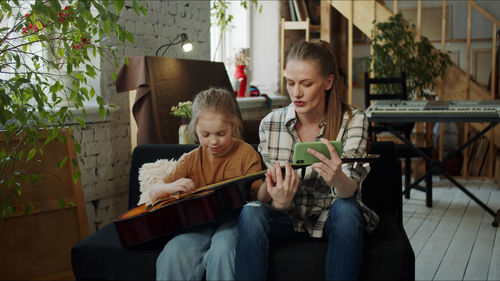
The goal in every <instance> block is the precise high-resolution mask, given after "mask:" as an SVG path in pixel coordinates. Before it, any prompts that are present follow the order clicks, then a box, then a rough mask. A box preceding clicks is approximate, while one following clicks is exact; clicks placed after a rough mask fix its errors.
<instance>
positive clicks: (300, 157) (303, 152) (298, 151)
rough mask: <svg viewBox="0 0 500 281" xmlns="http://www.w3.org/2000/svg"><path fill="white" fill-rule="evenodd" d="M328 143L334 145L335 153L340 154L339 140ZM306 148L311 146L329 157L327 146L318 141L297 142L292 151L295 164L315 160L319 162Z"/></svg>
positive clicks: (313, 161)
mask: <svg viewBox="0 0 500 281" xmlns="http://www.w3.org/2000/svg"><path fill="white" fill-rule="evenodd" d="M330 143H331V144H332V145H333V147H335V150H336V151H337V154H338V155H339V157H340V155H341V153H342V142H340V141H330ZM308 148H312V149H314V150H316V151H317V152H319V153H321V154H323V155H325V156H326V157H328V158H330V151H329V150H328V147H326V145H325V144H324V143H322V142H320V141H312V142H298V143H296V144H295V148H294V151H293V164H295V165H311V164H312V163H315V162H320V160H319V159H318V158H316V157H315V156H313V155H312V154H310V153H309V152H307V149H308Z"/></svg>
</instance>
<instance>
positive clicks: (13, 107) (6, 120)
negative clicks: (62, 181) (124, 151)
mask: <svg viewBox="0 0 500 281" xmlns="http://www.w3.org/2000/svg"><path fill="white" fill-rule="evenodd" d="M110 5H111V6H110ZM123 7H124V0H115V1H89V0H77V1H64V0H51V1H47V0H36V1H29V2H28V1H16V0H14V1H1V2H0V17H1V19H2V21H4V22H6V23H7V26H3V27H2V28H1V29H0V38H1V39H0V47H1V48H0V75H1V77H2V78H1V82H0V83H1V87H0V100H1V101H2V102H1V106H0V130H1V134H2V141H3V142H4V143H5V144H6V145H4V146H2V147H1V148H0V189H1V190H6V191H3V192H1V193H0V194H2V198H1V202H2V203H1V205H2V209H1V212H0V218H4V217H6V216H9V215H10V214H12V213H13V212H14V211H15V208H14V205H13V203H14V202H15V201H16V200H17V198H18V197H19V196H20V195H21V194H22V193H23V191H22V186H23V182H26V181H33V180H34V181H38V180H40V176H39V175H37V174H36V173H26V171H19V170H16V165H15V163H16V162H30V161H31V160H32V159H34V158H36V156H37V155H39V154H43V153H44V147H45V146H46V145H47V144H49V143H51V142H53V141H60V142H63V143H65V142H66V139H65V134H66V133H65V131H69V132H71V126H68V125H67V124H68V123H70V122H74V121H76V122H77V123H78V124H80V125H81V126H82V127H85V120H84V119H85V116H86V112H85V109H84V107H83V105H84V102H85V101H88V100H91V99H93V98H94V97H96V92H95V90H94V89H93V87H91V86H89V85H88V80H89V79H90V78H94V77H96V75H98V71H99V68H98V67H97V66H95V65H93V64H92V62H91V58H92V57H95V56H96V54H97V53H99V54H100V55H113V56H114V50H115V47H114V46H111V45H107V44H105V43H104V41H103V40H102V39H103V38H105V37H106V36H109V35H115V36H116V37H117V38H118V39H119V40H120V41H121V42H125V41H126V40H127V41H130V42H133V37H132V35H131V33H130V32H128V31H126V30H125V29H124V28H123V27H122V26H120V25H119V24H118V23H117V20H118V14H119V13H120V12H121V11H122V9H123ZM133 9H134V10H135V12H136V13H141V12H142V13H143V14H145V11H146V10H145V8H144V7H143V6H141V5H140V4H139V3H138V2H136V1H135V0H134V1H133ZM115 63H116V65H117V66H118V62H117V61H116V57H115ZM96 100H97V103H98V104H99V114H100V115H101V116H103V117H104V116H105V115H106V114H107V110H106V109H105V107H104V103H103V100H102V98H101V97H100V96H97V97H96ZM78 111H81V113H82V115H83V118H82V117H79V116H77V117H75V116H74V115H73V114H74V112H78ZM40 129H42V130H40ZM40 140H42V141H40ZM75 149H76V151H77V152H80V145H79V144H78V142H76V143H75ZM68 160H70V159H67V158H63V159H60V165H59V166H62V165H64V164H65V163H72V164H73V165H76V160H75V159H71V161H68ZM79 175H80V174H79V171H76V172H75V175H74V179H75V180H76V179H77V178H78V177H79ZM28 210H29V208H28Z"/></svg>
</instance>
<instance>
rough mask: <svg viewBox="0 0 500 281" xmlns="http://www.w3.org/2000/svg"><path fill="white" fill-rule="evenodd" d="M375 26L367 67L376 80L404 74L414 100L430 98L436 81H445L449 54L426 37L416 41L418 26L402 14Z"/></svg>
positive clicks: (449, 60)
mask: <svg viewBox="0 0 500 281" xmlns="http://www.w3.org/2000/svg"><path fill="white" fill-rule="evenodd" d="M374 25H375V28H374V29H373V31H372V35H371V47H372V50H373V52H372V54H371V55H370V57H368V59H367V65H368V68H369V69H370V70H371V72H372V73H373V74H374V75H375V77H397V76H400V73H401V72H402V71H405V72H406V77H407V90H408V94H409V97H410V98H411V99H415V98H423V97H429V96H431V95H432V90H433V89H434V87H435V86H436V78H438V77H441V78H444V77H445V75H446V71H447V69H448V67H449V66H450V65H451V63H452V62H451V59H450V56H449V54H448V53H447V52H441V51H439V50H437V49H436V48H434V47H433V46H432V44H431V43H430V42H429V40H428V39H427V38H426V37H422V38H421V40H420V41H417V40H416V36H415V26H414V25H413V24H412V25H410V24H409V23H408V22H407V21H406V20H405V19H404V18H403V16H402V14H401V13H397V14H395V15H393V16H391V17H390V18H389V19H388V21H387V22H378V23H376V22H374Z"/></svg>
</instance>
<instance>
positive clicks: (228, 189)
mask: <svg viewBox="0 0 500 281" xmlns="http://www.w3.org/2000/svg"><path fill="white" fill-rule="evenodd" d="M378 156H379V155H363V156H359V157H351V158H342V161H343V163H352V162H355V163H358V162H359V163H366V162H372V161H375V160H376V159H378ZM307 166H309V165H292V168H293V169H301V168H305V167H307ZM282 169H283V170H284V167H283V168H282ZM266 171H267V170H263V171H259V172H256V173H252V174H249V175H245V176H241V177H237V178H233V179H229V180H225V181H222V182H218V183H214V184H210V185H207V186H203V187H199V188H197V189H196V190H195V191H194V192H192V193H183V194H179V195H172V196H170V197H168V198H162V199H159V200H157V201H156V202H153V203H151V204H142V205H139V206H137V207H135V208H133V209H130V210H129V211H127V212H126V213H125V214H123V215H122V216H121V217H120V218H119V219H118V220H116V221H114V225H115V229H116V231H117V233H118V236H119V237H120V241H121V243H122V245H124V246H126V247H129V246H134V245H139V244H142V243H145V242H148V241H151V240H154V239H157V238H161V237H165V236H167V235H170V234H175V233H177V232H179V231H181V230H183V229H187V228H189V227H193V226H198V225H202V224H206V223H210V222H213V221H215V220H217V219H220V218H221V217H222V216H223V215H226V214H228V213H231V212H237V211H239V210H240V209H241V208H242V207H243V205H244V204H246V203H247V202H249V201H251V198H250V190H249V187H250V185H251V183H252V182H253V181H255V180H257V179H260V178H264V177H265V174H266Z"/></svg>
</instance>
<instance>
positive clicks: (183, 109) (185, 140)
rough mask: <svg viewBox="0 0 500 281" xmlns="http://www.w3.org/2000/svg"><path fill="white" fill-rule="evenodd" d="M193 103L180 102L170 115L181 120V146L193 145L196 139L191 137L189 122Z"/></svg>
mask: <svg viewBox="0 0 500 281" xmlns="http://www.w3.org/2000/svg"><path fill="white" fill-rule="evenodd" d="M192 111H193V102H192V101H184V102H179V104H178V105H177V106H172V108H171V109H170V113H171V114H172V115H173V116H177V117H180V118H181V125H180V126H179V144H192V143H194V139H193V138H192V137H190V136H189V130H188V126H189V121H190V119H191V116H192Z"/></svg>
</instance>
